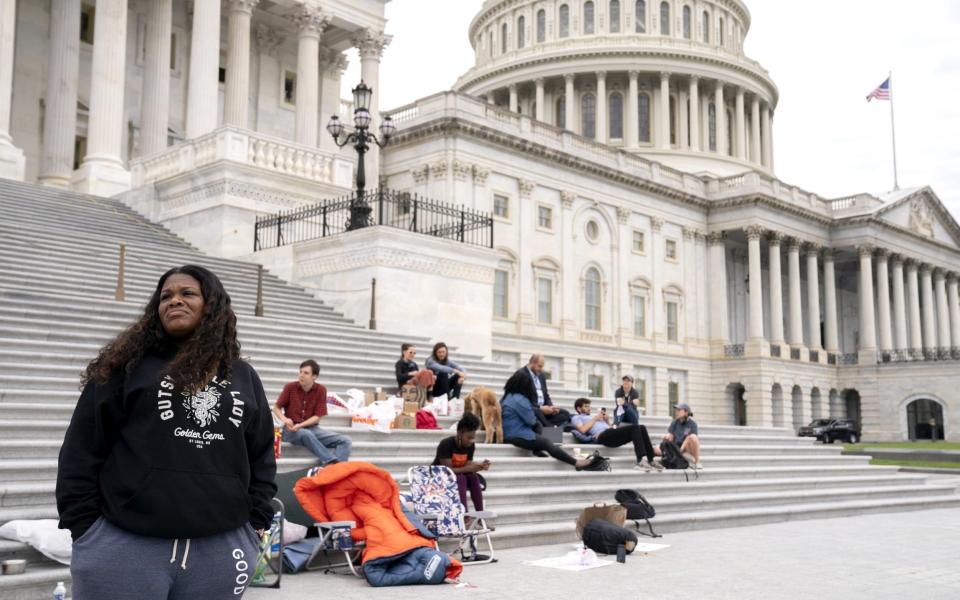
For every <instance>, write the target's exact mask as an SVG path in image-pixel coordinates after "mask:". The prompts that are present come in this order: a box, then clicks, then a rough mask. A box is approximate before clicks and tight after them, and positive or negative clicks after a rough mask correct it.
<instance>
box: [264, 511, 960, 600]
mask: <svg viewBox="0 0 960 600" xmlns="http://www.w3.org/2000/svg"><path fill="white" fill-rule="evenodd" d="M648 539H649V538H641V541H647V540H648ZM651 541H653V542H654V543H664V544H670V547H669V548H665V549H662V550H659V551H657V552H655V553H652V554H649V555H644V556H641V555H632V556H628V557H627V563H626V564H625V565H620V564H616V563H614V564H613V565H610V566H608V567H603V568H599V569H594V570H590V571H585V572H582V573H571V572H566V571H560V570H555V569H545V568H541V567H534V566H531V565H528V564H524V562H523V561H525V560H530V559H532V558H543V557H548V556H560V555H562V554H564V553H566V552H568V551H569V550H571V549H572V545H561V546H542V547H537V548H518V549H513V550H507V551H504V552H502V553H499V554H498V557H499V559H500V562H499V563H496V564H493V565H481V566H473V567H468V568H467V569H466V570H465V573H464V575H463V577H462V579H463V580H464V581H468V582H470V583H472V584H475V585H476V586H477V587H476V588H456V587H454V586H453V585H441V586H430V587H428V586H412V587H404V588H383V589H374V588H371V587H370V586H368V585H367V584H366V583H365V582H364V581H363V580H361V579H357V578H354V577H351V576H346V575H324V574H322V573H308V574H304V575H287V576H284V580H283V587H282V589H281V590H267V589H251V590H250V591H248V592H247V594H246V595H245V598H247V599H249V600H281V599H282V600H287V599H294V598H296V599H301V598H302V599H304V600H306V599H310V598H321V597H322V598H337V599H338V600H353V599H361V598H377V599H378V600H407V599H410V600H412V599H417V600H431V599H434V598H437V599H440V598H443V599H464V600H468V599H469V600H514V599H524V600H540V599H544V600H548V599H549V600H554V599H557V600H559V599H568V598H591V599H597V600H641V599H642V600H686V599H690V600H726V599H730V600H753V599H757V600H761V599H762V600H781V599H782V600H801V599H806V598H809V599H811V600H812V599H820V598H824V597H842V598H845V599H846V600H850V599H852V598H863V599H870V600H894V599H898V600H899V599H907V598H923V599H924V600H937V599H943V600H956V599H957V598H960V569H958V568H957V557H958V556H960V509H940V510H929V511H919V512H902V513H888V514H877V515H866V516H852V517H847V518H841V519H825V520H810V521H794V522H787V523H777V524H772V525H758V526H754V527H741V528H735V529H714V530H708V531H694V532H690V533H680V534H677V533H674V534H670V535H667V536H665V537H664V538H660V539H657V540H651Z"/></svg>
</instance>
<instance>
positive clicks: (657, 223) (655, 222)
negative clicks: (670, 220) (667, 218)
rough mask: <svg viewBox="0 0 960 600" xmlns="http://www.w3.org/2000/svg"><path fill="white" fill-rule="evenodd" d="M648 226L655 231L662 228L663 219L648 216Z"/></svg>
mask: <svg viewBox="0 0 960 600" xmlns="http://www.w3.org/2000/svg"><path fill="white" fill-rule="evenodd" d="M650 227H651V228H652V229H653V230H654V231H655V232H657V233H659V232H660V230H661V229H662V228H663V219H660V218H658V217H650Z"/></svg>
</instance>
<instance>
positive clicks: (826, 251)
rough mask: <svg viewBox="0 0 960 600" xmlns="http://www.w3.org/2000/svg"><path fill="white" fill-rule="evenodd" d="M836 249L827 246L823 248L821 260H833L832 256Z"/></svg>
mask: <svg viewBox="0 0 960 600" xmlns="http://www.w3.org/2000/svg"><path fill="white" fill-rule="evenodd" d="M836 253H837V251H836V250H834V249H833V248H830V247H828V246H824V248H823V262H833V257H834V256H835V255H836Z"/></svg>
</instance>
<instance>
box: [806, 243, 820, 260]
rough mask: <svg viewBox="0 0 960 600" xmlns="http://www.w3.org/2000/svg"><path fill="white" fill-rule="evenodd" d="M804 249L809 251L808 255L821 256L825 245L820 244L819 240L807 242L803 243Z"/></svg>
mask: <svg viewBox="0 0 960 600" xmlns="http://www.w3.org/2000/svg"><path fill="white" fill-rule="evenodd" d="M803 247H804V249H805V250H806V252H807V256H808V257H810V256H819V255H820V251H821V250H823V245H822V244H818V243H817V242H807V243H806V244H804V245H803Z"/></svg>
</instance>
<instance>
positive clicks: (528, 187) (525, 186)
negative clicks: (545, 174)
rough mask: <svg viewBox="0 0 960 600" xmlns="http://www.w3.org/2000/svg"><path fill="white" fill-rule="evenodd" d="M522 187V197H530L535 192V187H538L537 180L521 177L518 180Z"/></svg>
mask: <svg viewBox="0 0 960 600" xmlns="http://www.w3.org/2000/svg"><path fill="white" fill-rule="evenodd" d="M517 183H518V185H519V187H520V197H521V198H529V197H530V194H532V193H533V189H534V188H535V187H537V183H536V182H535V181H530V180H529V179H521V180H520V181H518V182H517Z"/></svg>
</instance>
